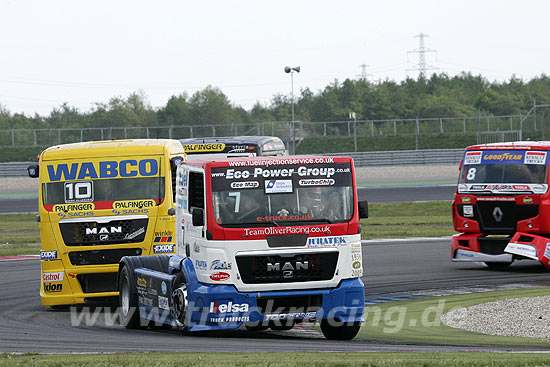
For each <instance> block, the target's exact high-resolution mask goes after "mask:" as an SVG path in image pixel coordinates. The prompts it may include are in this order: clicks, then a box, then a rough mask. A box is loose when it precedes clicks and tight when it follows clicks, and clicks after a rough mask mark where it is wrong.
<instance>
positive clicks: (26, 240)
mask: <svg viewBox="0 0 550 367" xmlns="http://www.w3.org/2000/svg"><path fill="white" fill-rule="evenodd" d="M361 223H362V226H363V230H362V233H361V237H362V239H364V240H367V239H372V238H407V237H441V236H450V235H452V234H454V233H455V231H454V229H453V226H452V219H451V205H450V203H449V202H444V201H440V202H427V203H389V204H370V205H369V218H368V219H363V220H361ZM39 251H40V233H39V227H38V223H37V222H36V215H35V214H1V215H0V256H12V255H27V254H38V253H39Z"/></svg>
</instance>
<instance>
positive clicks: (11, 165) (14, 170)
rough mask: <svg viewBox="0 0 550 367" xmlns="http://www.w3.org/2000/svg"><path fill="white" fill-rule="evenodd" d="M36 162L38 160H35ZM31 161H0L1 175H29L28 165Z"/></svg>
mask: <svg viewBox="0 0 550 367" xmlns="http://www.w3.org/2000/svg"><path fill="white" fill-rule="evenodd" d="M34 163H35V164H36V162H34ZM29 164H32V163H31V162H8V163H0V177H23V176H27V177H28V173H27V166H28V165H29Z"/></svg>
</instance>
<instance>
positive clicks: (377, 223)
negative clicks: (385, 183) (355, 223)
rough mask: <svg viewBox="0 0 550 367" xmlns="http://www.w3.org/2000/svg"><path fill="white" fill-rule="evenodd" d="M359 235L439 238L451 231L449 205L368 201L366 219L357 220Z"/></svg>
mask: <svg viewBox="0 0 550 367" xmlns="http://www.w3.org/2000/svg"><path fill="white" fill-rule="evenodd" d="M361 224H362V227H363V228H362V232H361V238H362V239H364V240H368V239H373V238H408V237H442V236H451V235H453V234H455V233H456V232H455V230H454V228H453V222H452V216H451V204H450V203H449V202H447V201H434V202H426V203H388V204H369V218H368V219H363V220H361Z"/></svg>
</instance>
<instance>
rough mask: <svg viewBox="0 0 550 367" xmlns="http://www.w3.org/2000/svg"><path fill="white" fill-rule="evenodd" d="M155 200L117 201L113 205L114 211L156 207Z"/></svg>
mask: <svg viewBox="0 0 550 367" xmlns="http://www.w3.org/2000/svg"><path fill="white" fill-rule="evenodd" d="M155 204H156V203H155V200H125V201H115V202H114V203H113V209H134V208H137V209H143V208H150V207H152V206H155Z"/></svg>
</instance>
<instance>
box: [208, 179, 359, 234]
mask: <svg viewBox="0 0 550 367" xmlns="http://www.w3.org/2000/svg"><path fill="white" fill-rule="evenodd" d="M213 204H214V216H215V218H216V221H217V222H218V224H220V225H222V226H230V227H235V226H241V225H245V224H246V225H255V224H256V225H262V226H265V225H270V226H271V225H275V226H277V225H280V224H282V223H284V224H285V225H288V224H289V222H292V223H297V222H300V224H304V223H305V222H312V223H319V222H321V223H335V222H345V221H348V220H349V219H350V218H351V217H352V215H353V190H352V188H351V186H342V187H319V186H317V187H315V186H311V187H302V188H297V189H295V190H294V192H292V193H277V194H266V193H265V192H264V190H263V189H245V190H240V191H217V192H214V193H213Z"/></svg>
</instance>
